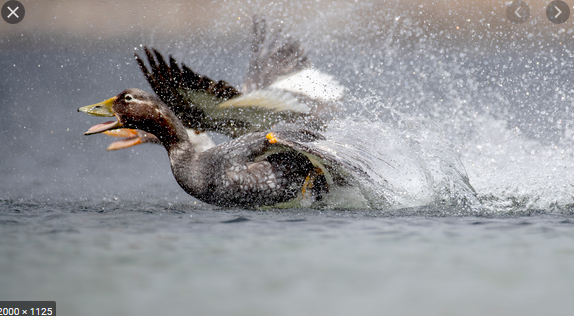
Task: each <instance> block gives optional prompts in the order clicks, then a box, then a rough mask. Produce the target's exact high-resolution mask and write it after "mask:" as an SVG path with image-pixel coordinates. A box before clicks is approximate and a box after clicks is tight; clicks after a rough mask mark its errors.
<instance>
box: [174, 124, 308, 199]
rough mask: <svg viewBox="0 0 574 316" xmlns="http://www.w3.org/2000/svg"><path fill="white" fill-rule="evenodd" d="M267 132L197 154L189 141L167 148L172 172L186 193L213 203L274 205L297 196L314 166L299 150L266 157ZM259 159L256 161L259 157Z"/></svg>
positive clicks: (247, 136) (252, 134) (251, 135)
mask: <svg viewBox="0 0 574 316" xmlns="http://www.w3.org/2000/svg"><path fill="white" fill-rule="evenodd" d="M268 134H269V133H268V132H256V133H251V134H248V135H245V136H241V137H239V138H237V139H234V140H231V141H228V142H225V143H223V144H220V145H219V146H216V147H213V148H211V149H209V150H207V151H205V152H202V153H197V152H196V151H194V150H193V149H192V148H190V146H189V144H188V143H187V142H181V143H179V144H177V145H176V146H169V148H167V147H166V149H167V152H168V155H169V159H170V164H171V169H172V172H173V175H174V177H175V179H176V181H177V182H178V184H179V185H180V186H181V188H182V189H183V190H184V191H186V192H187V193H188V194H190V195H192V196H194V197H196V198H198V199H199V200H201V201H203V202H206V203H209V204H212V205H217V206H225V207H234V206H243V207H246V206H272V205H276V204H278V203H282V202H288V201H291V200H293V199H295V198H297V197H298V195H299V193H300V192H301V188H302V187H303V183H304V182H305V179H306V177H307V175H308V174H309V173H310V172H311V171H312V170H313V169H314V166H313V165H312V164H311V163H310V162H309V160H308V159H307V158H306V157H305V156H303V155H302V154H299V153H296V152H291V151H287V152H281V153H274V154H271V155H268V156H266V157H264V158H263V156H264V155H265V152H266V151H268V150H269V147H270V145H271V144H270V143H269V141H268V139H267V138H266V135H268ZM258 158H260V159H258Z"/></svg>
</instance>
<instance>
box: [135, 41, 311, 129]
mask: <svg viewBox="0 0 574 316" xmlns="http://www.w3.org/2000/svg"><path fill="white" fill-rule="evenodd" d="M144 50H145V53H146V57H147V59H148V62H149V65H150V67H149V68H148V67H147V66H146V64H145V62H144V61H143V60H142V59H141V58H140V57H139V56H138V55H137V54H136V55H135V57H136V60H137V62H138V64H139V66H140V68H141V70H142V72H143V74H144V76H145V77H146V79H147V81H148V82H149V83H150V85H151V86H152V88H153V90H154V91H155V93H156V94H157V95H158V96H159V97H160V99H161V100H162V101H164V103H166V104H167V105H168V106H169V107H170V108H171V109H172V110H173V111H174V113H175V114H176V115H177V116H178V117H179V118H180V119H181V120H182V122H183V124H184V125H185V126H186V127H188V128H193V129H195V130H198V131H215V132H220V133H223V134H226V135H228V136H230V137H237V136H240V135H243V134H246V133H249V132H253V131H258V130H265V129H269V128H271V126H273V125H274V124H276V123H278V122H283V121H287V122H294V121H297V120H300V119H303V118H307V117H309V114H308V112H309V108H308V107H307V106H306V105H305V104H302V103H300V102H299V101H298V100H297V98H296V97H295V96H294V95H293V94H291V93H289V92H285V91H280V90H276V89H272V90H262V91H253V92H252V93H249V94H241V93H240V92H239V91H238V90H237V89H235V88H234V87H233V86H231V85H230V84H228V83H227V82H225V81H223V80H220V81H217V82H216V81H214V80H212V79H210V78H208V77H206V76H202V75H199V74H197V73H195V72H194V71H192V70H191V69H190V68H189V67H187V66H185V64H183V65H182V67H181V68H180V67H179V65H178V64H177V62H176V61H175V60H174V59H173V57H171V56H170V57H169V65H168V64H167V63H166V62H165V59H164V58H163V56H162V55H161V54H160V53H159V52H158V51H157V50H153V52H152V51H150V50H149V49H148V48H147V47H145V48H144Z"/></svg>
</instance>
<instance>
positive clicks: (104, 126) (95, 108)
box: [78, 97, 122, 135]
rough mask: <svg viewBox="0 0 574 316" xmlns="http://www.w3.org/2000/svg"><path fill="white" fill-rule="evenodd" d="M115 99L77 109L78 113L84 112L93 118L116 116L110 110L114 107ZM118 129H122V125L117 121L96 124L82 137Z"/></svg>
mask: <svg viewBox="0 0 574 316" xmlns="http://www.w3.org/2000/svg"><path fill="white" fill-rule="evenodd" d="M117 98H118V97H113V98H110V99H107V100H106V101H104V102H100V103H96V104H92V105H86V106H83V107H81V108H79V109H78V112H84V113H86V114H89V115H95V116H106V117H111V116H116V115H115V113H114V112H113V110H112V106H113V105H114V101H115V100H116V99H117ZM119 127H122V123H120V121H119V119H118V120H116V121H115V122H114V121H110V122H105V123H100V124H97V125H94V126H92V127H90V129H89V130H88V131H87V132H85V133H84V135H91V134H97V133H101V132H105V131H108V130H112V129H116V128H119Z"/></svg>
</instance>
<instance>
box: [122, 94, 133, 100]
mask: <svg viewBox="0 0 574 316" xmlns="http://www.w3.org/2000/svg"><path fill="white" fill-rule="evenodd" d="M133 99H134V97H133V96H132V95H131V94H126V95H125V96H124V100H126V101H131V100H133Z"/></svg>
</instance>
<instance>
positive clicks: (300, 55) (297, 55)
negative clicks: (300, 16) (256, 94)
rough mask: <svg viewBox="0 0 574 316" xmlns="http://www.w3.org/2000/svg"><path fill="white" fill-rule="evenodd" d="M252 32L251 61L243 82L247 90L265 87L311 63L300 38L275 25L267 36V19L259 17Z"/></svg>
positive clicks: (255, 20)
mask: <svg viewBox="0 0 574 316" xmlns="http://www.w3.org/2000/svg"><path fill="white" fill-rule="evenodd" d="M253 33H254V39H253V44H252V45H251V49H252V54H251V60H250V61H249V67H248V68H247V75H246V77H245V80H244V81H243V89H242V90H243V92H244V93H249V92H251V91H255V90H261V89H265V88H267V87H269V86H270V85H271V84H272V83H274V82H275V81H277V79H278V78H280V77H283V76H287V75H290V74H293V73H296V72H298V71H301V70H303V69H305V68H309V67H310V66H311V63H310V62H309V59H308V58H307V53H306V52H305V50H304V49H303V46H302V45H301V41H299V40H298V39H295V38H292V37H291V36H289V35H286V34H283V31H282V29H281V27H279V26H275V27H274V28H272V30H271V34H270V35H267V25H266V23H265V19H263V18H260V17H257V16H256V17H254V18H253Z"/></svg>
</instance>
